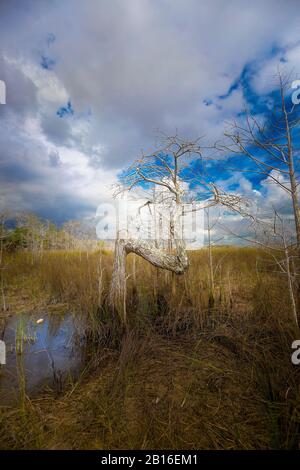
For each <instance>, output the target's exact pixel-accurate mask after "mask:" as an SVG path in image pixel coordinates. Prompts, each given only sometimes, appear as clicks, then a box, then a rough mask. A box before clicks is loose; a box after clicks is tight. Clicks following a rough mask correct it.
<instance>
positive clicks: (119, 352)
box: [0, 247, 300, 449]
mask: <svg viewBox="0 0 300 470" xmlns="http://www.w3.org/2000/svg"><path fill="white" fill-rule="evenodd" d="M213 257H214V266H215V284H216V288H215V291H214V293H213V295H212V293H211V290H210V288H209V270H208V260H207V251H206V250H201V251H198V252H193V253H190V259H191V267H190V270H189V272H188V273H187V274H186V275H185V276H183V277H181V278H176V279H174V278H173V277H172V275H170V274H169V273H165V272H163V271H160V272H157V271H156V270H155V269H154V268H153V267H151V266H150V265H149V264H147V263H145V262H144V261H143V260H141V259H137V260H136V276H134V273H133V271H132V269H133V263H132V257H131V256H129V257H128V273H129V274H130V277H129V279H128V305H127V310H128V322H129V324H128V326H127V328H126V330H125V331H124V329H123V328H122V327H121V326H120V324H119V323H118V319H115V318H112V316H111V313H110V312H109V310H108V309H107V308H106V306H105V299H106V296H107V290H108V282H109V279H110V275H111V266H112V254H111V253H105V252H101V253H100V252H99V253H93V254H90V253H89V254H86V253H67V252H66V253H61V252H57V253H44V254H43V257H42V258H41V257H37V258H35V259H34V261H32V257H31V256H30V255H25V254H18V255H16V256H15V257H14V258H10V259H8V260H7V264H8V268H7V272H6V285H7V297H8V299H9V303H10V305H11V309H14V305H19V308H21V307H20V304H22V305H23V309H24V308H25V307H26V306H27V307H28V306H29V308H39V306H40V305H41V302H43V305H44V306H46V308H47V309H49V310H50V311H51V308H53V305H66V306H68V308H71V309H72V310H73V311H75V312H77V314H78V315H83V316H84V317H85V318H86V319H87V325H88V328H87V339H88V341H89V345H90V350H91V353H90V356H89V357H90V359H89V363H88V369H87V371H86V372H85V373H84V374H83V375H82V377H81V379H80V380H79V381H78V382H77V383H75V384H72V385H70V386H69V387H68V388H67V389H66V390H65V391H64V394H63V395H62V396H59V397H57V396H55V395H54V394H51V393H49V394H48V395H43V396H40V397H38V398H37V399H34V400H33V399H32V400H30V399H26V400H25V402H23V406H22V407H19V406H18V405H17V404H16V406H14V407H11V408H2V409H1V411H0V448H3V449H23V448H26V449H28V448H38V449H40V448H42V449H46V448H47V449H133V448H142V449H149V448H151V449H270V448H284V449H291V448H299V442H300V436H299V433H300V387H299V384H300V381H299V376H300V367H296V366H293V365H292V364H291V360H290V356H291V352H292V351H291V343H292V341H293V340H294V339H297V338H298V337H299V332H298V331H297V330H296V329H295V328H294V327H293V323H292V317H291V311H290V308H289V298H288V294H287V289H286V286H285V281H284V279H281V278H279V277H278V275H277V274H276V273H275V272H271V271H270V269H269V264H268V262H267V261H268V260H267V259H266V256H265V255H264V254H263V253H261V252H260V251H259V250H256V249H251V248H234V247H230V248H229V247H219V248H215V249H214V252H213ZM267 266H268V268H267ZM135 278H136V281H135ZM30 285H31V286H34V289H33V296H32V298H31V297H30V295H29V298H27V297H26V295H27V296H28V292H29V290H30V287H28V286H30ZM172 287H173V288H172ZM23 292H25V293H27V294H26V295H25V294H23ZM18 293H19V294H18ZM19 295H20V296H22V295H24V296H25V297H24V298H22V301H21V300H20V299H19V298H18V296H19Z"/></svg>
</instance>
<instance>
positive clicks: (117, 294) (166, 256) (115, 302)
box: [109, 238, 189, 320]
mask: <svg viewBox="0 0 300 470" xmlns="http://www.w3.org/2000/svg"><path fill="white" fill-rule="evenodd" d="M175 246H176V252H175V253H174V254H173V253H167V252H164V251H163V250H160V249H159V248H157V247H155V246H153V245H151V244H150V243H148V242H146V241H142V240H131V239H128V240H126V239H120V238H118V239H117V240H116V244H115V259H114V266H113V274H112V280H111V285H110V292H109V305H110V306H111V308H112V309H114V310H116V311H117V312H118V313H119V314H120V315H122V312H123V311H124V299H125V294H126V256H127V255H128V254H129V253H135V254H136V255H138V256H141V257H142V258H144V259H145V260H146V261H148V262H149V263H151V264H152V265H153V266H156V267H158V268H161V269H166V270H168V271H171V272H173V273H175V274H183V273H184V272H185V271H186V270H187V269H188V266H189V261H188V257H187V254H186V248H185V243H184V241H183V240H180V239H177V240H175ZM122 316H123V317H124V315H122ZM123 320H124V318H123Z"/></svg>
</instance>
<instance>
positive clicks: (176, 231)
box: [109, 135, 241, 320]
mask: <svg viewBox="0 0 300 470" xmlns="http://www.w3.org/2000/svg"><path fill="white" fill-rule="evenodd" d="M201 151H202V148H201V147H200V138H198V139H196V140H187V139H183V138H181V137H179V136H178V135H175V136H165V135H164V136H163V141H162V146H161V147H159V148H158V149H157V150H156V151H154V152H152V153H150V154H147V155H145V154H142V156H141V158H139V159H138V160H136V161H135V162H134V163H133V165H132V166H131V167H129V169H128V171H127V172H126V173H125V175H124V176H123V178H122V181H121V185H119V186H118V187H117V188H116V192H115V194H116V195H119V194H120V193H122V192H124V191H131V190H132V189H133V188H135V187H137V186H140V185H142V186H144V187H145V188H149V189H153V187H156V188H160V191H156V192H155V193H156V197H157V195H158V194H160V195H161V197H162V200H163V201H164V203H166V204H167V205H168V207H169V210H170V240H171V242H172V250H171V251H170V250H169V251H167V250H166V249H164V248H163V247H161V246H159V244H158V243H157V240H156V241H154V242H153V241H151V240H141V239H133V238H130V237H127V236H126V234H125V235H124V234H122V233H120V232H118V233H117V237H116V243H115V259H114V265H113V274H112V280H111V285H110V292H109V304H110V306H111V307H112V308H113V309H114V310H116V311H118V312H119V313H120V314H121V315H123V320H124V316H125V315H124V312H125V305H126V302H125V293H126V256H127V255H128V254H129V253H135V254H136V255H138V256H141V257H142V258H144V259H145V260H146V261H148V262H149V263H151V264H152V265H153V266H156V267H158V268H161V269H165V270H167V271H170V272H172V273H174V274H176V275H181V274H183V273H184V272H185V271H186V270H187V269H188V267H189V261H188V257H187V252H186V242H185V240H184V237H183V233H182V232H183V231H182V215H183V204H184V202H185V201H187V200H189V201H190V194H189V188H188V184H184V183H187V181H186V180H185V179H184V170H186V169H187V168H188V166H189V165H190V163H191V161H192V160H193V159H199V158H201ZM193 179H194V175H193ZM206 186H207V189H209V193H210V197H209V198H208V199H207V200H206V201H205V203H204V205H203V207H201V208H205V207H209V206H211V205H215V204H218V203H221V204H223V205H225V206H228V207H230V208H232V209H233V210H237V211H239V210H240V202H241V199H240V198H239V197H238V196H234V195H227V194H225V193H224V192H222V191H221V190H219V189H218V188H217V187H216V186H215V185H214V184H207V185H206ZM185 187H186V189H185ZM152 194H153V191H152ZM152 202H153V201H151V200H149V201H148V203H147V204H151V203H152ZM190 210H191V211H192V210H199V206H198V207H197V209H194V208H191V209H190ZM184 212H185V213H187V212H188V211H186V210H185V211H184ZM122 312H123V313H122Z"/></svg>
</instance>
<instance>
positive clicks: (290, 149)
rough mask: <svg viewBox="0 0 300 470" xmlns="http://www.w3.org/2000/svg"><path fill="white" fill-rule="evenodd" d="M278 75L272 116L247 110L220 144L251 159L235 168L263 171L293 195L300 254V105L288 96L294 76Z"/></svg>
mask: <svg viewBox="0 0 300 470" xmlns="http://www.w3.org/2000/svg"><path fill="white" fill-rule="evenodd" d="M277 78H278V92H279V100H278V103H276V104H275V106H274V108H273V110H272V112H270V115H269V117H268V119H267V120H265V121H264V122H260V119H259V118H257V117H256V116H252V115H249V114H248V113H247V114H246V118H245V122H244V123H242V124H240V123H238V122H236V121H234V122H233V123H232V124H231V125H230V126H229V128H228V129H227V130H226V132H225V137H226V141H225V142H224V143H222V144H216V147H217V148H219V149H221V150H223V151H226V152H228V153H229V154H230V155H234V154H235V155H239V156H241V155H243V156H245V157H246V158H247V159H248V160H249V163H250V165H249V167H248V168H246V169H241V168H238V169H237V168H234V170H238V171H239V172H250V173H251V172H252V173H256V174H259V175H262V176H263V177H266V178H268V181H269V182H270V183H271V184H275V185H277V186H278V187H279V188H280V189H281V190H282V191H284V192H285V193H286V194H288V195H289V197H290V199H291V203H292V207H293V216H294V221H295V229H296V230H295V231H296V240H297V249H298V256H300V206H299V193H298V187H299V183H300V181H299V172H298V170H299V168H298V167H297V166H298V159H299V151H298V149H297V148H296V137H298V135H297V131H298V126H299V122H300V121H299V119H300V117H299V110H298V108H297V107H296V106H295V105H294V104H293V103H292V101H291V99H290V98H289V97H288V90H289V88H290V83H291V77H290V76H283V75H282V74H281V73H280V72H278V76H277ZM228 169H229V168H227V170H228Z"/></svg>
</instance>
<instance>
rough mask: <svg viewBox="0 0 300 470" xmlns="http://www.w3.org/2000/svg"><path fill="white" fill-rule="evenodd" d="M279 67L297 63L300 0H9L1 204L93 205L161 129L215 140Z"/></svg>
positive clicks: (78, 209) (241, 185)
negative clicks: (176, 130) (204, 136)
mask: <svg viewBox="0 0 300 470" xmlns="http://www.w3.org/2000/svg"><path fill="white" fill-rule="evenodd" d="M278 65H281V66H284V67H288V68H289V69H294V70H296V72H297V71H299V69H300V34H299V6H298V1H297V0H273V1H268V0H259V1H257V0H252V1H251V2H249V1H241V0H231V1H230V0H228V1H225V0H126V1H125V0H113V1H112V0H89V1H80V0H72V1H71V0H64V1H61V0H60V1H59V0H47V1H46V0H1V1H0V80H3V81H4V82H5V84H6V89H7V96H6V104H5V105H4V104H0V178H1V182H0V208H1V209H4V208H5V209H13V210H18V211H22V210H26V211H33V212H35V213H37V214H38V215H39V216H42V217H44V218H48V219H51V220H53V221H54V222H57V223H61V222H64V221H66V220H68V219H74V218H76V219H78V218H84V217H90V216H91V215H93V214H95V211H96V208H97V206H98V205H99V204H100V203H105V202H108V201H109V200H110V198H111V193H110V188H111V185H112V184H113V183H114V181H115V180H116V178H117V175H118V174H119V173H120V172H121V171H122V169H123V168H124V167H126V165H127V164H128V163H130V162H131V161H133V160H134V159H135V158H136V157H137V156H138V155H139V153H140V151H141V149H144V150H146V151H147V150H149V149H150V148H151V146H152V145H153V143H154V141H155V134H156V129H157V128H159V129H161V130H163V131H165V132H170V133H173V132H174V131H175V129H178V132H179V133H180V134H182V135H185V136H193V137H196V136H198V135H203V134H205V135H206V139H207V141H215V140H217V139H218V138H219V137H220V136H221V135H222V130H223V128H224V121H226V120H230V119H232V118H234V117H235V116H238V115H239V113H240V112H241V111H242V110H243V109H244V108H245V106H251V107H252V111H253V107H254V108H255V106H257V110H258V112H261V109H262V107H263V106H266V107H268V105H269V102H268V99H269V97H270V96H271V95H270V94H271V92H272V89H273V88H274V85H275V81H274V74H275V73H276V69H277V67H278ZM254 111H255V109H254ZM215 177H216V180H217V181H218V183H219V184H220V185H221V186H223V187H224V188H228V187H230V186H231V187H232V185H233V184H235V189H236V190H237V191H242V192H244V193H245V194H247V195H251V194H253V192H257V191H258V192H260V194H261V195H263V196H264V198H265V197H268V198H269V199H272V198H273V199H274V201H276V200H278V198H279V197H282V195H280V196H279V195H278V192H276V188H275V189H274V188H270V186H267V185H266V184H265V183H266V182H265V181H259V182H258V183H257V182H256V184H254V183H253V181H250V180H249V179H247V177H246V176H245V174H239V173H238V172H237V173H235V174H231V175H229V174H228V173H226V172H225V173H222V170H221V169H220V170H219V172H218V173H216V174H215Z"/></svg>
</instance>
